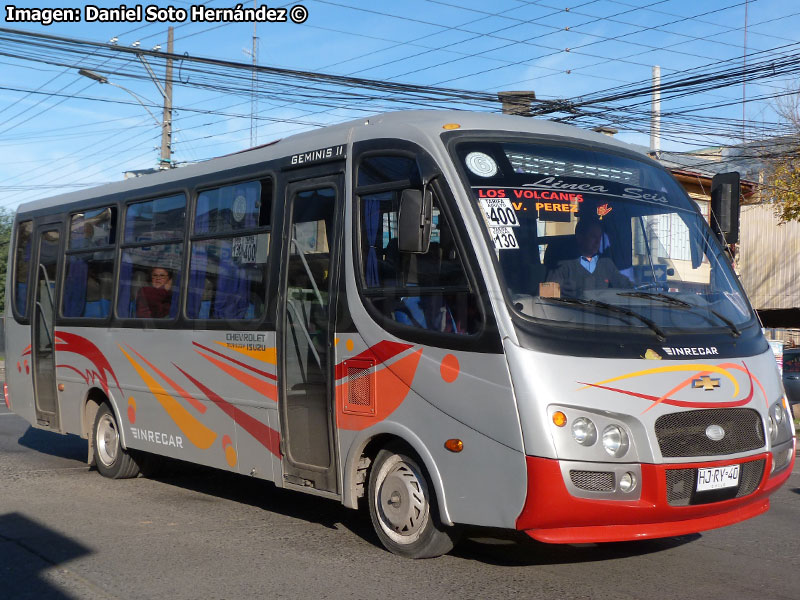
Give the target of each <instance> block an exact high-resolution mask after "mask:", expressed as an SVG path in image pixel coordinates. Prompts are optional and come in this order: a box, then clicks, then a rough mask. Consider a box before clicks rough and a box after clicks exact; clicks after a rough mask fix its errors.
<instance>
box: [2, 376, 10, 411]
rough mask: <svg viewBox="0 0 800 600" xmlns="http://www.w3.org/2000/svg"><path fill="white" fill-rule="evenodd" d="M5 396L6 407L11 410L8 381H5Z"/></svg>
mask: <svg viewBox="0 0 800 600" xmlns="http://www.w3.org/2000/svg"><path fill="white" fill-rule="evenodd" d="M3 397H4V398H5V401H6V407H7V408H8V410H11V400H9V399H8V384H7V383H3Z"/></svg>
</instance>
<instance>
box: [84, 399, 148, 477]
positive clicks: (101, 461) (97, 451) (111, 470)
mask: <svg viewBox="0 0 800 600" xmlns="http://www.w3.org/2000/svg"><path fill="white" fill-rule="evenodd" d="M92 432H93V433H92V435H93V436H94V437H93V440H92V441H93V442H94V460H95V464H96V465H97V470H98V471H99V472H100V474H101V475H103V476H104V477H109V478H111V479H127V478H130V477H136V475H138V474H139V466H138V465H137V464H136V462H135V461H134V460H133V457H131V455H130V454H128V453H127V452H126V451H125V449H124V448H123V447H122V443H121V440H120V434H119V425H118V424H117V419H116V418H115V417H114V412H113V411H112V410H111V408H110V407H109V406H108V404H102V405H101V406H100V408H99V409H97V416H96V417H95V419H94V429H93V430H92Z"/></svg>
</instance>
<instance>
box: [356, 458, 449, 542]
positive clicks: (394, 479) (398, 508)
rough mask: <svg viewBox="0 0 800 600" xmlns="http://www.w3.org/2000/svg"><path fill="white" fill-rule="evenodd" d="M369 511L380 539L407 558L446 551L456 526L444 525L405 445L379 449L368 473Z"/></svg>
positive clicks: (426, 482)
mask: <svg viewBox="0 0 800 600" xmlns="http://www.w3.org/2000/svg"><path fill="white" fill-rule="evenodd" d="M369 513H370V518H371V519H372V525H373V527H374V528H375V531H376V532H377V534H378V538H380V541H381V543H382V544H383V545H384V546H385V547H386V549H388V550H389V551H391V552H394V553H395V554H399V555H400V556H405V557H407V558H432V557H435V556H441V555H442V554H447V553H448V552H449V551H450V550H452V548H453V546H454V544H455V533H456V532H455V528H454V527H447V526H445V525H442V523H441V521H440V519H439V514H438V509H437V508H436V501H435V497H434V494H433V490H432V489H431V486H430V485H429V483H428V479H427V475H426V473H425V470H424V469H423V468H422V467H421V466H420V463H419V462H418V459H417V458H416V457H414V456H413V455H411V453H410V452H408V451H406V450H405V449H404V448H402V447H389V448H384V449H382V450H381V451H380V452H378V455H377V457H376V458H375V462H374V464H373V466H372V469H371V471H370V476H369Z"/></svg>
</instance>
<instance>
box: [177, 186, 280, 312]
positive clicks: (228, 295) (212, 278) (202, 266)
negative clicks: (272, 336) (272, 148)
mask: <svg viewBox="0 0 800 600" xmlns="http://www.w3.org/2000/svg"><path fill="white" fill-rule="evenodd" d="M271 210H272V182H271V180H268V179H266V180H263V181H246V182H241V183H236V184H234V185H226V186H223V187H220V188H216V189H213V190H206V191H203V192H201V193H200V194H199V195H198V197H197V211H196V215H195V219H194V236H193V241H192V255H191V262H190V267H189V297H188V299H187V302H186V314H187V316H188V317H189V318H190V319H202V320H206V319H260V318H261V317H262V316H263V314H264V304H265V299H266V292H267V290H266V275H267V258H268V252H269V239H270V236H269V222H270V212H271Z"/></svg>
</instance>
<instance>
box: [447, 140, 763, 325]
mask: <svg viewBox="0 0 800 600" xmlns="http://www.w3.org/2000/svg"><path fill="white" fill-rule="evenodd" d="M456 153H457V156H458V160H460V161H461V165H462V166H463V168H464V172H465V173H466V174H467V177H468V180H469V185H470V190H471V194H472V198H473V201H474V202H475V203H476V205H477V209H478V212H479V214H480V215H481V216H482V219H483V222H484V224H485V226H486V230H487V232H488V234H489V235H488V237H489V239H490V240H491V242H490V243H492V244H493V250H494V252H495V255H496V257H497V260H498V264H499V267H500V274H501V279H502V281H503V284H504V286H505V289H506V297H507V299H508V301H509V302H510V304H511V306H512V308H513V309H514V311H515V312H516V313H517V314H521V315H522V316H525V317H528V318H531V319H535V320H545V321H550V322H559V323H562V324H568V325H574V326H578V327H581V328H590V329H598V330H599V329H604V328H623V329H624V328H631V327H633V328H650V329H652V330H653V331H654V332H655V333H656V334H657V335H658V336H659V337H663V336H665V335H666V333H665V330H667V331H669V330H673V331H674V330H692V331H694V330H697V329H698V328H707V327H717V328H719V327H721V328H727V329H728V330H729V331H730V333H731V334H733V335H738V334H739V329H738V328H739V327H740V326H741V325H742V324H743V323H746V322H748V321H749V320H750V319H751V316H752V311H751V309H750V307H749V304H748V302H747V300H746V299H745V296H744V294H743V292H742V291H741V288H740V286H739V285H738V282H737V281H736V277H735V275H734V274H733V272H732V270H731V269H730V267H729V264H728V262H727V260H726V259H725V258H724V256H723V255H722V249H721V247H720V245H719V244H718V243H717V242H716V241H714V240H713V239H712V233H711V232H710V231H709V228H708V227H707V225H706V223H705V222H704V219H703V216H702V215H701V214H700V213H699V211H698V210H697V209H696V207H695V206H694V205H693V203H692V201H691V200H690V199H689V197H688V196H687V194H686V193H685V192H684V191H683V189H682V188H681V187H680V185H679V184H678V183H677V182H676V181H675V180H674V179H673V178H672V177H671V176H670V175H668V174H667V173H666V172H665V171H664V170H662V169H660V168H658V167H656V166H653V165H651V164H648V163H647V162H645V161H643V160H642V161H640V160H637V159H635V158H630V157H627V156H621V155H617V154H611V153H606V152H600V151H595V150H590V149H584V148H575V147H566V146H557V145H544V144H538V143H536V144H534V143H520V142H507V141H496V142H491V141H483V140H482V141H478V142H473V141H471V142H466V141H465V142H462V143H460V144H459V145H458V146H457V147H456Z"/></svg>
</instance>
